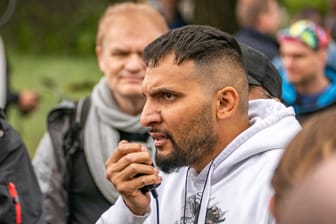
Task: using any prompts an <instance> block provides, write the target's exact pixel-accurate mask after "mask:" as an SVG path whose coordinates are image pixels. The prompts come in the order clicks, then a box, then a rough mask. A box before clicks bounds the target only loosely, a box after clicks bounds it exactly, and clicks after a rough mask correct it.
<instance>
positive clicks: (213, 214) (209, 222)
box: [175, 192, 227, 224]
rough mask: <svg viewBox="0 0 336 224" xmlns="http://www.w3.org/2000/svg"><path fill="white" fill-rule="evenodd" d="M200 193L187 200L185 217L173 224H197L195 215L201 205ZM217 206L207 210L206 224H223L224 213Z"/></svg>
mask: <svg viewBox="0 0 336 224" xmlns="http://www.w3.org/2000/svg"><path fill="white" fill-rule="evenodd" d="M201 199H202V192H198V193H196V194H194V195H192V196H190V197H189V198H188V199H187V202H186V208H185V216H184V217H181V218H180V221H176V222H175V224H194V223H197V220H196V219H197V214H198V213H199V209H200V205H201V203H202V201H201ZM226 212H227V211H225V212H223V211H222V210H221V209H220V208H218V207H217V206H212V207H210V208H207V214H206V219H205V220H206V221H205V223H206V224H219V223H224V221H225V219H226V218H225V217H224V215H225V213H226ZM199 215H201V214H199Z"/></svg>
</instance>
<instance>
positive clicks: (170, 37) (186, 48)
mask: <svg viewBox="0 0 336 224" xmlns="http://www.w3.org/2000/svg"><path fill="white" fill-rule="evenodd" d="M171 53H175V61H176V63H177V64H178V65H180V64H182V63H183V62H184V61H185V60H192V61H194V62H195V64H198V65H203V64H204V63H211V62H213V60H215V59H218V57H230V59H231V60H233V61H235V62H236V63H238V64H241V60H242V59H241V57H242V56H241V55H242V54H241V50H240V47H239V45H238V43H237V41H236V40H235V39H234V37H232V36H231V35H230V34H227V33H225V32H223V31H221V30H219V29H216V28H214V27H210V26H203V25H188V26H184V27H181V28H178V29H173V30H170V31H169V32H168V33H166V34H164V35H162V36H161V37H159V38H158V39H156V40H154V41H153V42H152V43H150V44H149V45H148V46H147V47H146V48H145V50H144V61H145V63H146V65H147V66H149V67H152V66H153V67H155V66H156V65H157V64H158V63H159V62H160V60H162V59H164V57H166V56H167V55H169V54H171Z"/></svg>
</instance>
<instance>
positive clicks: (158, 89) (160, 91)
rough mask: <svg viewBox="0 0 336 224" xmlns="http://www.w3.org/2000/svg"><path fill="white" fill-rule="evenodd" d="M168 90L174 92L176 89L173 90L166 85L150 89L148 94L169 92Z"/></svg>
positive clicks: (154, 94)
mask: <svg viewBox="0 0 336 224" xmlns="http://www.w3.org/2000/svg"><path fill="white" fill-rule="evenodd" d="M167 92H170V93H174V91H172V90H171V89H168V88H166V87H159V88H155V89H152V90H150V91H149V93H148V94H149V95H150V96H156V95H159V94H161V93H167Z"/></svg>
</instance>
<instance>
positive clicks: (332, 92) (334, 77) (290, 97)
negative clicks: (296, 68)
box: [274, 62, 336, 114]
mask: <svg viewBox="0 0 336 224" xmlns="http://www.w3.org/2000/svg"><path fill="white" fill-rule="evenodd" d="M274 63H275V65H276V67H277V69H278V70H279V73H280V76H281V78H282V100H283V102H284V103H285V104H286V105H287V106H293V107H294V110H295V112H296V114H301V113H309V112H314V111H318V110H320V109H322V108H324V107H327V106H329V105H331V104H333V103H336V71H335V70H334V69H333V68H331V67H329V66H326V68H325V74H326V76H327V77H328V79H329V80H330V86H329V87H328V89H327V90H326V91H325V92H324V93H323V94H322V95H321V96H319V98H318V100H317V101H316V104H315V105H314V106H313V107H310V108H304V107H302V106H301V105H299V104H298V102H297V93H296V91H295V89H294V86H293V85H292V84H291V83H289V81H288V80H287V78H286V75H285V71H284V69H283V67H281V66H279V65H280V63H279V62H274Z"/></svg>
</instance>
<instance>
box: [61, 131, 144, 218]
mask: <svg viewBox="0 0 336 224" xmlns="http://www.w3.org/2000/svg"><path fill="white" fill-rule="evenodd" d="M119 134H120V140H127V141H130V142H133V141H136V142H146V141H147V139H148V137H149V135H148V134H147V133H145V134H138V133H128V132H124V131H119ZM111 205H112V204H111V203H110V202H109V201H108V200H107V199H106V198H105V197H104V196H103V195H102V193H101V192H100V191H99V189H98V187H97V186H96V184H95V182H94V179H93V177H92V175H91V173H90V170H89V167H88V164H87V161H86V159H85V153H84V150H83V149H78V150H77V151H76V152H75V153H74V155H73V158H72V167H71V170H70V185H69V212H70V214H69V218H68V223H71V224H73V223H79V224H85V223H87V224H92V223H95V222H96V221H97V220H98V218H99V217H100V216H101V215H102V214H103V213H104V212H105V211H106V210H107V209H108V208H109V207H110V206H111Z"/></svg>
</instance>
